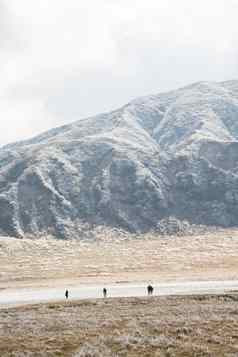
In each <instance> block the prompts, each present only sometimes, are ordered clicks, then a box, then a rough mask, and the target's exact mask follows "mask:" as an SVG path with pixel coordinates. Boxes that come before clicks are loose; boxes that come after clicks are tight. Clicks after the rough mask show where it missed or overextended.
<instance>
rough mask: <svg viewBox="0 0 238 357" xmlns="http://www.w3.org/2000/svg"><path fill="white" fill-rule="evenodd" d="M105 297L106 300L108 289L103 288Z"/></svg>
mask: <svg viewBox="0 0 238 357" xmlns="http://www.w3.org/2000/svg"><path fill="white" fill-rule="evenodd" d="M103 297H104V298H106V297H107V289H106V288H103Z"/></svg>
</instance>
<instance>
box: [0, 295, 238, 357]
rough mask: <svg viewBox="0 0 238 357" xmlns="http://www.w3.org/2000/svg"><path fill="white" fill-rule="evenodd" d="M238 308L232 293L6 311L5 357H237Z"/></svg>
mask: <svg viewBox="0 0 238 357" xmlns="http://www.w3.org/2000/svg"><path fill="white" fill-rule="evenodd" d="M237 306H238V295H236V294H234V293H233V294H230V295H223V296H211V295H210V296H209V295H207V296H191V297H160V298H158V297H151V298H125V299H105V300H90V301H89V300H85V301H79V302H70V301H67V302H65V303H51V304H41V305H33V306H27V307H20V308H12V309H2V310H0V356H1V357H23V356H24V357H25V356H26V357H28V356H29V357H30V356H34V357H53V356H61V357H109V356H111V357H113V356H114V357H117V356H118V357H123V356H128V357H138V356H143V357H149V356H151V357H152V356H153V357H156V356H162V357H172V356H176V357H186V356H187V357H189V356H193V357H194V356H197V357H198V356H199V357H202V356H204V357H205V356H214V357H221V356H223V357H224V356H227V357H235V356H237V355H238V308H237Z"/></svg>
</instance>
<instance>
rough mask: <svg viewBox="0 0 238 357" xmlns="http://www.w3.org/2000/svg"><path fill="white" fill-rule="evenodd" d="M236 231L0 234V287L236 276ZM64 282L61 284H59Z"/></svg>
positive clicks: (237, 275) (237, 271)
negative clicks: (66, 237)
mask: <svg viewBox="0 0 238 357" xmlns="http://www.w3.org/2000/svg"><path fill="white" fill-rule="evenodd" d="M237 252H238V230H219V231H216V232H211V233H206V234H202V235H196V236H185V237H161V236H158V235H156V234H147V235H143V236H135V235H132V236H131V235H129V234H128V235H122V236H119V235H118V234H115V233H110V232H105V231H102V232H101V233H99V234H98V235H97V239H96V240H95V239H91V240H90V239H88V240H84V241H62V240H56V239H39V240H30V239H23V240H21V239H14V238H0V262H1V263H0V267H1V269H0V288H5V287H14V288H15V287H21V286H37V285H41V286H42V285H46V286H54V285H57V282H59V280H64V279H65V280H67V284H69V283H70V281H72V284H80V283H83V284H85V283H86V284H87V283H90V284H93V283H98V282H99V283H100V284H101V283H103V282H105V283H112V282H135V281H137V282H148V281H152V282H153V281H158V282H163V281H179V280H180V281H181V280H187V281H189V280H232V279H238V269H237V267H238V255H237ZM61 285H62V282H61Z"/></svg>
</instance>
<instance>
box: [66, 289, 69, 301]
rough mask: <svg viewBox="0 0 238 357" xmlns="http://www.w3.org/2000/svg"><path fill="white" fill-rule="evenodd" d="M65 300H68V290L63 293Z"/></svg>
mask: <svg viewBox="0 0 238 357" xmlns="http://www.w3.org/2000/svg"><path fill="white" fill-rule="evenodd" d="M65 298H66V299H68V298H69V290H66V291H65Z"/></svg>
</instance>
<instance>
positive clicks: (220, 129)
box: [0, 81, 238, 238]
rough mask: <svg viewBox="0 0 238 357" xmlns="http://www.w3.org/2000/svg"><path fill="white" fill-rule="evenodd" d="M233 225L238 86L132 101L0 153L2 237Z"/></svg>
mask: <svg viewBox="0 0 238 357" xmlns="http://www.w3.org/2000/svg"><path fill="white" fill-rule="evenodd" d="M168 217H176V218H177V219H178V220H187V221H188V222H190V223H192V224H204V225H219V226H223V227H229V226H236V225H238V81H229V82H223V83H207V82H202V83H196V84H193V85H191V86H188V87H185V88H181V89H179V90H175V91H172V92H168V93H164V94H158V95H153V96H148V97H143V98H139V99H136V100H134V101H132V102H130V103H129V104H127V105H125V106H124V107H122V108H120V109H118V110H115V111H113V112H110V113H107V114H101V115H98V116H94V117H90V118H87V119H82V120H78V121H76V122H74V123H72V124H70V125H66V126H63V127H60V128H56V129H53V130H50V131H48V132H47V133H44V134H42V135H39V136H37V137H35V138H33V139H30V140H26V141H23V142H18V143H15V144H10V145H7V146H5V147H2V148H1V149H0V234H1V235H10V236H17V237H23V236H43V235H45V234H50V235H52V236H55V237H58V238H70V237H72V238H73V237H80V236H81V234H82V230H83V229H85V227H92V226H94V227H95V226H98V225H105V226H109V227H116V228H123V229H125V230H128V231H130V232H147V231H149V230H155V229H156V228H157V227H158V224H159V222H160V221H161V220H163V219H166V218H168Z"/></svg>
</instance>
